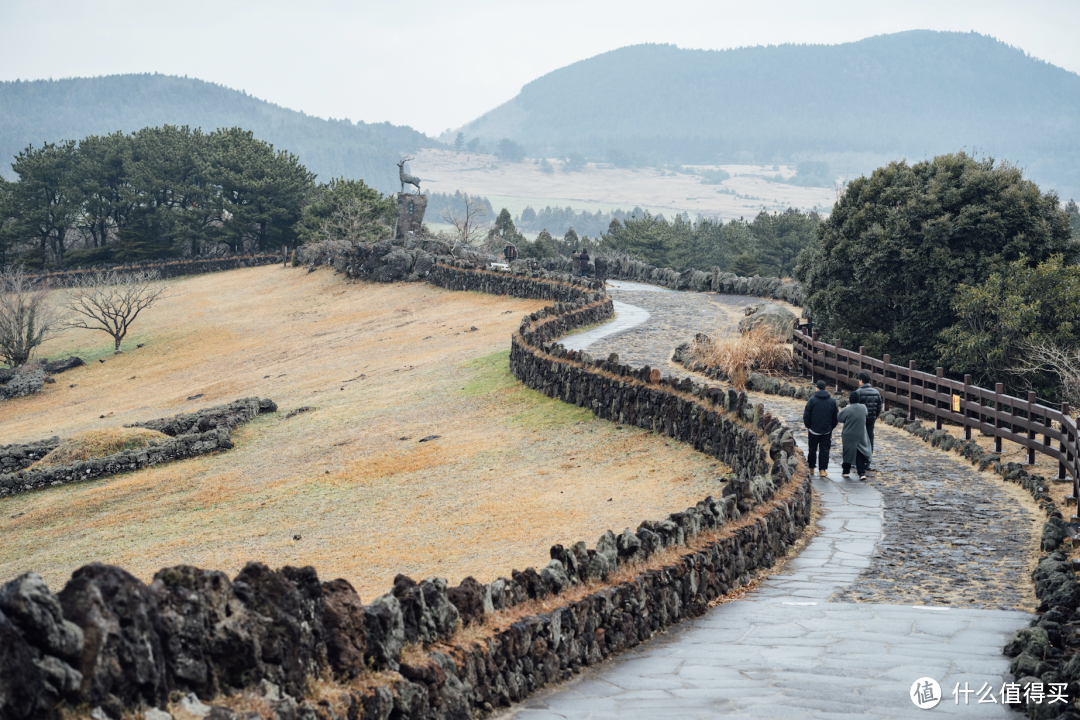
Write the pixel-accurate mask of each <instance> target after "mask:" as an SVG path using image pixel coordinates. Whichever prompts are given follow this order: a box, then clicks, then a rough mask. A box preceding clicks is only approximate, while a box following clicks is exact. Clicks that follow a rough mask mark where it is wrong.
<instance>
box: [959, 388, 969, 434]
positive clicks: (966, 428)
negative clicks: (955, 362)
mask: <svg viewBox="0 0 1080 720" xmlns="http://www.w3.org/2000/svg"><path fill="white" fill-rule="evenodd" d="M970 384H971V376H970V375H968V374H966V373H965V374H964V395H963V397H961V398H960V409H961V410H963V411H964V439H965V440H970V439H971V424H970V423H969V422H968V419H969V418H970V417H971V415H970V414H969V413H968V409H967V408H966V407H964V406H965V405H967V399H968V385H970Z"/></svg>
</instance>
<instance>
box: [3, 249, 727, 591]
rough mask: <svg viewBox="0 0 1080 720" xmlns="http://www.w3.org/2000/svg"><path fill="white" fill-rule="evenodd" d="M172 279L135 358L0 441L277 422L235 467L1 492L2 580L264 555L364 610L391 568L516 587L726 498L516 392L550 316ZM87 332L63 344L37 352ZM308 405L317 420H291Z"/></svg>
mask: <svg viewBox="0 0 1080 720" xmlns="http://www.w3.org/2000/svg"><path fill="white" fill-rule="evenodd" d="M170 286H171V287H170V300H169V301H168V302H167V303H164V304H162V305H161V306H160V307H158V306H155V307H153V308H151V309H150V310H149V311H148V313H149V314H147V315H146V317H145V319H144V318H142V317H141V316H140V324H139V325H138V326H137V327H136V330H137V331H138V332H139V333H141V334H139V335H136V336H135V337H132V338H131V339H130V340H129V341H128V342H127V343H126V345H125V347H127V348H128V349H126V350H125V352H124V353H123V354H121V355H118V356H113V355H112V354H111V351H110V352H109V353H108V354H103V355H102V356H101V357H102V359H104V360H105V362H104V363H98V362H93V363H90V364H89V365H88V366H86V367H81V368H76V369H75V370H71V371H69V372H67V373H65V374H64V376H63V382H60V381H58V382H57V383H56V384H54V385H46V386H45V389H44V391H43V392H42V393H40V394H38V395H35V396H30V397H25V398H19V399H17V400H13V401H8V402H6V403H4V412H3V414H2V415H0V443H5V444H6V443H11V442H25V441H28V440H35V439H40V438H44V437H50V436H52V435H60V436H61V437H70V436H74V435H76V434H78V433H82V432H86V431H88V430H95V429H102V428H103V427H104V428H111V427H116V426H120V425H123V424H130V423H133V422H136V421H141V420H150V419H154V418H159V417H163V416H167V415H172V414H175V413H179V412H190V411H192V410H195V409H197V408H199V407H206V406H209V405H214V404H218V403H221V402H227V401H230V400H233V399H235V398H237V397H243V396H247V395H258V396H260V397H269V398H273V399H274V400H275V401H276V402H277V403H278V406H279V407H280V408H281V410H280V411H279V412H278V413H275V414H274V415H270V416H260V417H258V418H256V419H255V420H253V421H252V422H250V423H248V424H246V425H244V426H242V427H240V428H237V429H236V430H235V431H234V432H233V441H234V443H235V444H236V447H235V448H234V449H233V450H230V451H229V452H227V453H220V454H215V455H207V456H202V457H198V458H192V459H189V460H184V461H182V462H176V463H170V464H168V465H164V466H157V467H153V468H147V469H145V470H141V471H138V472H133V473H127V474H123V475H118V476H114V477H111V478H107V479H103V480H100V481H94V482H89V483H76V484H72V485H66V486H62V487H57V488H50V489H48V490H44V491H40V492H33V493H26V494H20V495H15V496H11V497H6V498H3V499H0V532H2V533H3V535H4V538H5V543H4V544H3V545H2V546H0V577H14V576H16V575H18V574H20V573H23V572H26V571H28V570H35V571H36V572H38V573H40V574H41V575H42V576H43V577H45V579H46V581H47V582H49V584H50V585H51V586H52V587H53V588H54V589H59V588H60V587H61V586H62V585H63V583H64V581H65V580H66V579H67V578H68V577H69V576H70V573H71V571H72V570H74V569H75V568H77V567H79V566H81V565H84V564H86V563H88V562H91V561H93V560H101V561H103V562H107V563H112V564H116V565H120V566H121V567H124V568H125V569H127V570H129V571H130V572H133V573H134V574H135V575H136V576H138V577H140V578H142V579H143V580H149V579H150V577H152V576H153V574H154V573H155V572H156V571H157V570H158V569H160V568H162V567H168V566H171V565H176V564H180V563H186V564H191V565H196V566H199V567H204V568H213V569H219V570H222V571H224V572H226V573H229V574H235V573H236V572H237V571H239V569H240V568H241V567H242V566H243V565H244V563H245V562H247V561H249V560H258V561H261V562H265V563H266V564H268V565H270V566H271V567H281V566H283V565H294V566H302V565H313V566H314V567H315V568H316V569H317V570H318V572H319V575H320V577H323V578H326V579H329V578H334V577H344V578H346V579H348V580H349V581H350V582H351V583H352V584H353V586H354V587H356V588H357V590H358V591H359V592H360V593H361V596H362V597H363V598H364V599H365V600H370V599H371V598H372V597H374V596H375V595H379V594H382V593H384V592H386V591H387V590H388V589H389V588H390V586H391V585H392V582H393V578H394V576H395V575H396V574H397V573H399V572H402V573H405V574H407V575H410V576H412V577H415V578H417V579H419V578H423V577H430V576H433V575H435V576H439V577H445V578H447V579H448V580H449V581H450V582H451V584H456V583H457V582H458V581H460V580H461V578H463V577H465V576H467V575H473V576H474V577H476V578H477V579H478V580H480V581H481V582H487V581H490V580H493V579H495V578H496V577H499V576H500V575H505V576H509V574H510V570H511V569H513V568H525V567H527V566H529V565H536V564H538V563H543V562H545V560H546V558H547V556H548V549H549V548H550V547H551V545H554V544H555V543H561V544H563V545H568V544H572V543H573V542H576V541H578V540H585V541H587V542H589V543H590V544H592V543H594V542H595V539H596V538H597V537H598V536H599V535H601V534H602V533H603V532H604V531H605V530H607V529H609V528H610V529H612V530H614V531H616V532H618V531H621V530H622V529H623V528H624V527H627V526H633V527H636V526H637V524H638V523H640V521H641V520H642V519H644V518H649V517H664V516H666V515H667V514H668V513H670V512H672V511H675V510H679V509H682V508H685V507H687V506H688V505H692V504H694V503H696V502H697V501H698V500H700V499H701V498H702V497H704V496H705V495H708V494H710V493H713V494H715V493H716V492H717V490H718V488H719V487H720V486H719V484H718V482H717V480H716V475H717V473H721V472H724V471H725V468H723V467H722V466H719V465H718V463H716V461H715V460H714V459H712V458H708V457H706V456H704V455H701V454H700V453H696V452H694V451H693V450H692V449H690V448H688V447H686V446H684V445H682V444H681V443H676V442H674V441H672V440H670V439H669V438H666V437H661V436H658V435H654V434H652V433H649V432H646V431H644V430H641V429H638V428H629V427H624V428H622V429H619V430H616V429H615V426H614V425H613V424H612V423H609V422H606V421H600V420H597V419H596V418H595V417H594V416H593V415H592V413H591V412H589V411H588V410H585V409H583V408H578V407H575V406H572V405H567V404H565V403H562V402H559V401H556V400H552V399H550V398H547V397H545V396H544V395H542V394H541V393H537V392H534V391H531V390H528V389H526V388H524V387H522V386H521V384H520V383H518V382H517V381H516V380H515V379H514V378H513V376H512V375H511V374H510V372H509V367H508V350H507V346H508V341H509V338H510V336H511V334H512V333H513V332H514V331H516V330H517V327H518V324H519V323H520V321H521V317H522V316H523V315H525V314H527V313H530V312H534V311H536V310H538V309H540V308H541V307H543V306H544V305H545V304H549V303H544V302H543V301H536V300H520V299H515V298H508V297H503V296H493V295H483V294H480V293H459V292H451V291H447V290H443V289H440V288H436V287H432V286H430V285H427V284H422V283H409V284H393V285H381V284H377V283H372V284H368V283H355V284H347V283H345V282H344V281H343V280H342V278H341V276H340V275H336V274H334V273H333V272H331V271H330V270H320V271H318V272H315V273H310V274H309V273H307V272H305V271H303V270H294V269H291V268H290V269H282V268H281V267H280V266H277V267H274V266H267V267H261V268H249V269H244V270H235V271H230V272H227V273H215V274H212V275H204V276H195V277H187V278H180V279H177V280H172V281H170ZM472 326H476V327H478V328H479V330H477V331H475V332H470V331H469V328H470V327H472ZM107 339H108V338H106V340H107ZM88 340H89V337H88V336H87V335H85V334H84V335H79V334H75V333H74V332H68V333H65V334H64V335H61V336H59V337H57V338H55V339H54V340H51V341H50V342H49V343H48V344H47V345H46V346H45V347H44V348H43V354H44V355H47V356H48V357H56V356H65V357H66V356H67V354H68V353H69V352H70V351H71V350H72V349H75V348H86V347H90V348H91V349H93V347H95V346H87V345H85V343H86V342H87V341H88ZM136 343H144V347H142V348H138V349H136V348H135V344H136ZM133 376H134V377H135V379H134V380H133V379H131V378H132V377H133ZM69 385H75V387H69ZM199 393H203V394H204V397H202V398H199V399H198V400H195V401H188V400H187V398H188V397H190V396H193V395H196V394H199ZM305 405H307V406H312V407H316V408H318V411H317V412H308V413H304V414H301V415H297V416H295V417H293V418H290V419H288V420H286V419H285V415H286V414H287V413H288V412H289V411H291V410H293V409H295V408H297V407H301V406H305ZM109 413H111V416H110V417H108V418H106V419H100V417H99V416H100V415H103V414H109ZM429 435H439V436H440V437H439V438H438V439H436V440H432V441H429V442H426V443H419V440H420V439H421V438H424V437H426V436H429ZM403 438H404V439H403ZM542 472H546V473H547V474H541V473H542ZM609 498H611V501H610V502H609ZM294 535H300V536H301V539H300V540H299V541H297V540H294V539H293V536H294Z"/></svg>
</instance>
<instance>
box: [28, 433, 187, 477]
mask: <svg viewBox="0 0 1080 720" xmlns="http://www.w3.org/2000/svg"><path fill="white" fill-rule="evenodd" d="M169 439H170V438H169V436H168V435H166V434H165V433H162V432H158V431H157V430H148V429H147V428H103V429H101V430H87V431H85V432H81V433H79V434H77V435H75V436H74V437H71V438H68V439H66V440H64V441H63V442H61V443H60V444H59V445H58V446H57V447H56V448H55V449H54V450H53V451H52V452H50V453H49V454H48V455H46V456H45V457H43V458H41V459H40V460H38V461H37V462H36V463H34V464H33V465H31V466H30V467H31V468H45V467H55V466H57V465H66V464H68V463H73V462H80V461H83V460H91V459H93V458H103V457H108V456H109V455H115V454H116V453H119V452H123V451H125V450H135V449H137V448H144V447H150V446H151V445H159V444H161V443H163V442H165V441H167V440H169Z"/></svg>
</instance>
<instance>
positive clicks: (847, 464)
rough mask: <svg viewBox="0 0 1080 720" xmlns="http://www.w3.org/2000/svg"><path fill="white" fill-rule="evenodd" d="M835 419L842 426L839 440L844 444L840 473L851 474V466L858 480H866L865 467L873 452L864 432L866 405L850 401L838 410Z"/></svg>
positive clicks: (846, 475)
mask: <svg viewBox="0 0 1080 720" xmlns="http://www.w3.org/2000/svg"><path fill="white" fill-rule="evenodd" d="M836 421H837V422H838V423H840V424H842V425H843V426H844V431H843V432H842V433H841V434H840V440H841V442H842V443H843V444H844V458H843V462H842V463H840V470H841V474H842V475H843V476H844V477H850V476H851V466H852V465H854V466H855V471H856V472H858V473H859V479H860V480H866V469H867V468H868V467H870V460H871V458H872V456H873V454H874V451H873V449H872V448H871V447H870V436H869V435H868V434H867V433H866V406H865V405H861V404H859V403H851V404H850V405H848V406H847V407H846V408H844V409H843V410H841V411H840V415H839V416H838V417H837V418H836Z"/></svg>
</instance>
